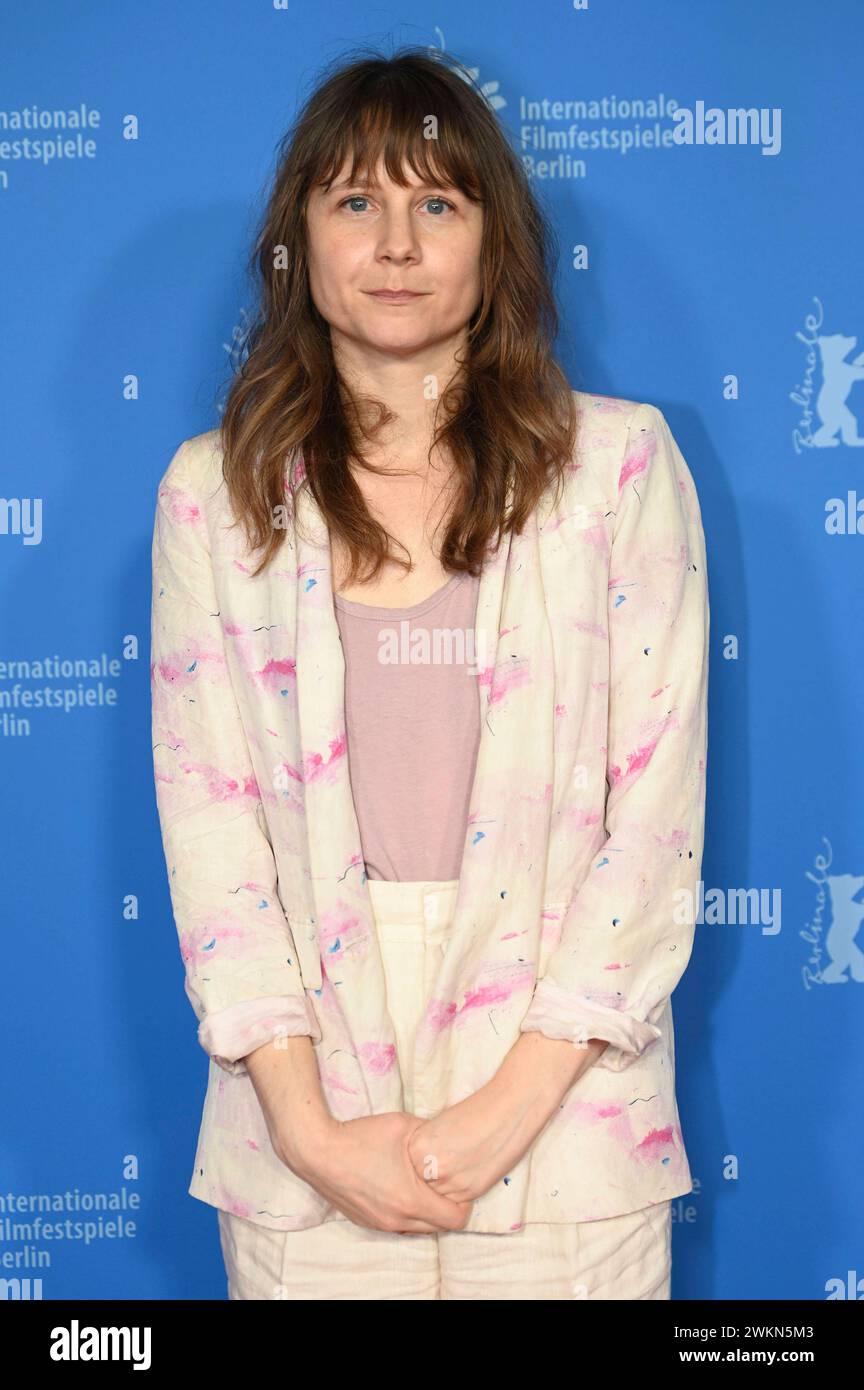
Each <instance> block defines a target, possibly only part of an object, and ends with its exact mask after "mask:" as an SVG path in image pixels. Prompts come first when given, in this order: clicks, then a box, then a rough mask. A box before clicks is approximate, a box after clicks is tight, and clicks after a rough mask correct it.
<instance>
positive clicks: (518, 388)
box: [221, 48, 577, 582]
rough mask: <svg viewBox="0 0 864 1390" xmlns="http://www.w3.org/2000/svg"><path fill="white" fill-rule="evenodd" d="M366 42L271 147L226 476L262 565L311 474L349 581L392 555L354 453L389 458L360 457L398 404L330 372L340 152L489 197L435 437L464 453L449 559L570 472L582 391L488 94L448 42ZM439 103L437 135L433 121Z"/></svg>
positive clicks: (367, 165) (539, 236)
mask: <svg viewBox="0 0 864 1390" xmlns="http://www.w3.org/2000/svg"><path fill="white" fill-rule="evenodd" d="M355 52H356V50H355ZM365 53H368V50H363V53H362V54H361V56H360V57H358V58H356V59H355V60H354V61H352V62H350V63H349V64H347V65H342V66H339V67H338V68H337V70H336V71H335V72H332V73H331V75H330V76H329V77H327V78H326V80H324V81H323V82H321V83H320V84H319V85H318V86H317V87H316V89H315V90H314V92H313V93H312V95H311V97H310V98H309V99H308V101H307V102H306V104H305V106H304V107H303V109H302V110H301V112H300V114H299V116H298V118H297V120H296V121H295V123H294V125H293V126H292V127H291V128H290V129H289V130H288V132H287V133H286V134H285V135H284V137H283V138H282V140H281V141H280V143H279V146H278V147H277V154H278V158H277V169H276V173H275V177H274V182H273V187H272V190H271V193H270V196H269V201H268V204H267V208H266V213H265V215H264V218H263V222H262V225H261V229H260V232H259V234H258V236H257V239H256V244H255V248H254V250H253V252H252V255H251V257H250V270H251V272H252V274H253V276H255V277H256V279H258V280H259V281H260V290H259V293H260V303H259V306H258V311H257V317H256V319H255V321H254V323H253V324H252V327H251V329H250V331H249V333H248V335H247V337H246V340H245V343H244V346H243V350H242V351H243V355H244V360H243V361H242V364H241V365H240V366H239V369H238V371H237V373H236V375H235V377H234V379H233V381H232V383H231V387H230V391H229V393H228V396H227V400H226V403H225V409H224V412H223V416H222V422H221V443H222V451H223V474H224V478H225V482H226V485H227V488H228V493H229V497H230V500H231V505H232V508H233V511H234V515H235V517H236V518H237V520H238V521H240V522H242V523H243V524H244V526H245V529H246V535H247V539H248V541H249V544H250V547H251V548H255V549H257V548H261V547H263V549H264V554H263V556H262V558H261V561H260V563H259V564H258V566H257V568H256V569H255V570H254V571H253V572H254V573H255V574H258V573H260V571H261V570H263V569H264V568H265V567H266V566H267V565H268V564H269V563H270V561H271V559H272V558H273V556H274V555H275V554H276V552H277V551H278V549H279V547H280V545H281V543H282V541H283V540H284V536H283V535H282V534H280V532H281V530H284V523H283V524H282V525H281V526H280V524H279V522H278V521H276V520H275V518H277V517H280V516H281V517H283V518H284V516H285V514H286V511H287V512H288V513H289V514H290V513H291V512H292V510H293V509H294V506H295V500H294V499H295V495H296V489H297V488H298V487H302V486H307V487H309V488H311V490H312V494H313V496H314V498H315V501H316V502H317V503H318V506H319V507H320V509H321V512H322V514H323V517H324V519H325V521H326V523H327V526H328V529H329V531H330V533H331V536H332V535H333V534H335V535H337V536H338V537H339V539H340V540H341V541H342V542H343V543H344V545H345V546H346V547H347V553H348V555H349V556H350V564H351V572H350V576H349V578H348V582H354V580H355V579H357V577H358V576H359V575H360V573H361V571H362V572H363V577H364V578H372V577H375V576H376V575H377V574H378V572H379V570H380V568H381V564H382V562H383V561H384V559H386V558H391V559H396V556H395V555H394V552H393V544H392V543H393V542H394V538H393V537H391V536H390V535H389V533H388V532H387V531H386V529H385V528H384V527H383V526H381V525H380V524H379V523H378V522H377V521H376V520H375V519H374V518H373V517H372V516H371V514H370V513H369V510H368V508H367V506H366V503H365V500H364V498H363V495H362V493H361V490H360V489H359V487H358V486H357V483H356V481H355V479H354V478H353V477H352V474H351V470H350V468H349V466H348V464H349V460H353V461H356V462H357V463H358V464H359V465H360V466H361V467H368V468H370V469H371V471H374V472H378V471H380V470H379V469H377V468H376V467H375V466H374V465H373V464H372V463H371V462H370V461H369V460H367V459H365V458H364V456H363V449H362V439H363V438H367V439H369V438H371V437H373V435H374V433H375V432H376V431H377V430H378V429H380V428H381V426H382V425H384V424H386V423H388V422H389V421H390V420H391V419H392V418H393V415H392V413H390V412H389V411H388V410H387V408H386V406H385V405H384V403H383V402H381V401H376V400H374V399H371V398H369V397H363V398H362V400H360V399H356V398H353V397H352V395H351V393H350V392H349V390H348V388H347V386H346V385H345V383H344V381H343V380H342V379H341V378H340V376H339V374H338V373H337V370H336V366H335V363H334V359H333V352H332V347H331V343H330V334H329V325H328V323H327V322H326V320H325V319H324V318H323V317H322V316H321V314H319V312H318V311H317V309H316V307H315V304H314V302H313V300H312V297H311V295H310V291H309V277H308V261H307V232H306V203H307V199H308V196H309V194H310V192H311V190H312V189H313V187H314V186H315V185H316V184H318V183H321V184H323V185H324V186H328V185H329V183H330V182H331V181H332V180H333V179H334V178H336V177H338V174H339V172H340V170H341V169H342V166H343V164H344V162H345V160H346V158H349V157H350V158H351V160H352V169H351V179H352V181H353V180H354V179H355V178H357V177H358V174H360V175H366V174H368V173H370V172H374V170H375V169H376V168H377V166H378V162H379V160H380V158H381V157H382V155H383V159H384V165H385V168H386V170H387V173H388V174H389V175H390V177H391V178H392V179H393V181H394V182H396V183H398V184H399V185H400V186H401V187H406V186H407V185H408V183H409V180H408V179H407V178H406V177H405V173H404V169H405V166H406V165H408V166H410V168H412V169H413V170H414V172H415V173H416V174H417V175H418V176H419V177H421V178H422V179H423V180H424V181H426V180H428V181H430V182H432V183H435V182H437V181H439V180H442V179H443V180H444V181H445V182H446V183H449V185H450V186H451V187H456V188H459V189H460V190H461V191H462V192H463V193H464V195H465V196H466V197H468V198H470V199H472V200H476V201H479V202H480V203H481V204H482V207H483V234H482V249H481V267H480V281H481V287H482V290H481V298H480V302H479V305H478V308H477V310H476V312H475V313H474V315H473V316H472V318H471V320H470V323H469V325H468V330H467V338H468V348H467V352H466V356H465V360H464V361H460V362H459V369H458V371H457V372H456V375H455V376H454V378H453V380H452V381H451V382H450V383H449V384H448V385H447V386H446V387H445V388H444V390H443V391H442V394H441V398H440V400H438V401H437V403H436V410H435V435H434V438H433V441H432V445H431V448H430V455H431V452H432V449H435V448H436V447H437V448H440V447H441V445H442V444H443V445H444V448H445V451H446V455H447V456H449V458H450V459H451V460H452V468H453V474H452V478H451V486H453V487H454V492H453V496H454V501H453V502H452V504H451V506H450V508H449V510H448V514H447V516H446V518H445V522H446V525H447V530H446V534H445V537H444V540H443V542H442V544H441V547H440V552H439V553H440V560H441V564H442V566H443V567H445V568H446V569H448V570H452V571H459V570H467V571H469V572H470V573H472V574H475V575H476V574H477V573H478V572H479V569H480V567H481V566H482V563H483V560H484V558H485V556H486V553H487V547H488V546H489V545H490V543H492V542H493V540H494V542H495V543H497V540H498V538H499V537H500V535H501V534H502V533H503V532H504V531H506V530H507V529H508V528H511V527H512V528H513V529H514V530H515V531H516V533H517V534H518V533H519V532H520V531H521V530H522V528H523V526H524V525H525V522H526V520H527V518H528V516H529V515H530V514H531V511H532V509H533V508H534V506H535V505H536V503H537V502H538V501H539V499H540V497H541V496H542V494H543V492H544V490H545V488H546V487H547V486H548V485H549V484H550V483H551V482H552V481H553V480H554V481H556V482H557V483H560V482H561V480H562V479H563V477H564V473H565V471H566V468H567V466H568V465H569V463H570V460H571V458H572V454H573V450H574V447H575V437H576V429H577V414H576V408H575V403H574V400H573V395H572V392H571V389H570V386H569V383H568V381H567V378H566V376H565V375H564V373H563V371H562V369H561V368H560V366H559V365H558V363H557V362H556V361H555V359H554V357H553V354H552V346H551V345H552V342H553V340H554V338H555V335H556V333H557V329H558V313H557V307H556V304H555V298H554V294H553V291H552V288H551V263H552V256H553V247H554V238H553V234H552V232H551V229H550V227H549V225H548V223H547V222H546V220H545V219H544V217H543V214H542V212H541V210H540V208H539V207H538V206H537V203H536V202H535V199H534V197H533V194H532V192H531V189H530V187H529V184H528V180H527V177H526V175H525V172H524V170H523V168H522V165H521V163H520V161H519V160H518V158H517V157H516V155H515V154H514V152H513V150H512V149H511V147H510V145H509V144H508V141H507V139H506V137H505V134H504V132H503V130H502V128H501V126H500V124H499V122H498V120H497V118H496V117H495V115H494V113H493V111H492V109H491V107H490V106H489V105H488V103H487V102H486V99H485V98H484V96H483V95H482V93H481V92H480V91H479V90H478V89H477V87H476V86H475V85H474V84H473V82H472V80H471V78H470V76H469V74H468V73H467V72H466V71H465V69H464V68H462V66H461V65H460V64H459V63H458V62H457V61H456V60H455V59H454V58H452V56H451V55H448V54H446V53H444V52H443V51H442V50H436V49H421V48H407V49H402V50H400V51H399V52H397V53H396V54H395V55H394V56H393V57H390V58H388V57H385V56H383V55H381V54H380V53H377V52H373V53H372V54H371V56H363V54H365ZM430 113H431V114H432V115H434V117H435V118H436V120H437V138H436V139H434V140H430V139H427V138H425V136H424V124H425V126H426V128H428V119H429V116H430ZM361 407H362V410H361ZM370 410H371V411H372V412H373V413H374V412H375V411H377V413H378V417H379V418H378V421H377V423H376V425H375V427H374V429H371V428H370V427H369V426H368V425H367V424H364V423H363V415H364V414H365V415H366V416H367V417H368V414H369V412H370ZM439 415H440V423H439ZM289 461H290V462H291V464H292V466H291V467H290V468H289V467H287V464H288V462H289ZM297 464H299V465H300V466H299V467H298V466H295V465H297ZM508 480H510V481H512V498H511V501H510V506H509V508H508V507H507V506H506V502H507V485H508ZM286 499H287V500H286ZM406 553H407V552H406ZM397 563H403V564H404V563H405V562H404V561H401V560H397ZM406 568H410V565H406Z"/></svg>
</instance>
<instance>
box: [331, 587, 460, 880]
mask: <svg viewBox="0 0 864 1390" xmlns="http://www.w3.org/2000/svg"><path fill="white" fill-rule="evenodd" d="M478 586H479V578H474V577H473V576H472V575H470V574H454V575H453V576H452V577H451V578H450V579H449V580H448V581H447V583H446V584H444V585H443V586H442V587H441V588H440V589H438V590H437V591H436V592H435V593H434V594H431V595H430V597H429V598H426V599H423V600H422V601H421V602H420V603H415V604H412V606H411V607H410V608H379V607H377V606H374V605H372V604H368V603H356V602H354V601H353V600H349V599H343V598H341V597H340V596H339V595H338V594H335V595H334V597H333V603H334V608H335V613H336V621H337V623H338V625H339V632H340V635H341V638H342V648H343V653H344V657H345V719H346V729H347V741H348V768H349V775H350V779H351V790H352V793H353V797H354V807H355V810H356V812H357V822H358V825H359V828H360V841H361V845H362V849H363V858H364V860H365V863H366V874H367V876H368V877H369V878H377V879H390V880H398V881H400V882H406V881H407V882H416V881H418V880H421V881H424V880H426V881H428V880H438V879H454V878H458V877H459V870H460V868H461V862H462V849H463V846H464V843H465V830H466V826H467V822H468V811H469V806H468V802H469V800H470V795H471V786H472V783H473V780H474V769H475V764H476V761H477V748H478V745H479V741H480V691H479V687H478V682H477V674H476V663H477V654H476V653H475V651H474V622H475V618H476V611H477V590H478Z"/></svg>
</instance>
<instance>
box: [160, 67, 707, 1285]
mask: <svg viewBox="0 0 864 1390" xmlns="http://www.w3.org/2000/svg"><path fill="white" fill-rule="evenodd" d="M256 258H257V264H258V267H259V269H260V273H261V279H262V313H261V315H260V318H259V321H258V322H257V324H256V326H255V328H254V330H253V332H252V334H251V335H250V339H249V352H248V356H247V358H246V360H245V362H244V364H243V367H242V370H241V372H240V373H239V374H238V376H237V378H236V380H235V381H234V383H233V386H232V390H231V393H230V396H229V399H228V402H227V405H226V409H225V412H224V418H223V421H222V426H221V429H220V430H213V431H210V432H208V433H207V434H204V435H200V436H197V437H195V438H194V439H190V440H187V441H185V442H184V443H183V444H182V445H181V446H180V448H179V449H178V450H177V452H176V454H175V455H174V458H173V459H172V461H171V464H170V465H169V468H168V470H167V471H166V473H165V475H164V476H163V478H162V481H161V484H160V488H159V501H158V507H157V514H156V525H155V531H154V548H153V566H154V585H153V662H152V672H153V733H154V738H153V742H154V761H155V770H156V789H157V801H158V806H159V814H160V821H161V826H162V834H163V841H164V845H165V853H166V861H167V865H168V871H169V881H170V886H171V895H172V904H173V908H174V915H175V919H176V923H177V929H178V933H179V938H180V943H181V948H182V954H183V959H184V964H185V968H186V990H187V993H188V995H189V998H190V1001H191V1002H192V1005H193V1008H194V1009H195V1012H196V1016H197V1018H198V1020H199V1024H200V1027H199V1040H200V1042H201V1044H202V1046H203V1047H204V1049H205V1051H206V1052H207V1053H208V1056H209V1057H210V1059H211V1061H210V1073H209V1084H208V1091H207V1098H206V1101H205V1107H204V1116H203V1119H202V1126H201V1133H200V1137H199V1144H198V1152H197V1154H196V1160H195V1172H194V1175H193V1178H192V1182H191V1184H190V1188H189V1190H190V1192H191V1193H192V1194H193V1195H194V1196H196V1197H199V1198H200V1199H201V1200H203V1201H205V1202H208V1203H210V1204H211V1205H214V1206H216V1207H217V1208H218V1209H219V1223H220V1234H221V1240H222V1249H223V1253H224V1257H225V1261H226V1267H227V1271H228V1282H229V1296H230V1297H231V1298H235V1299H247V1298H251V1299H262V1298H289V1299H295V1298H296V1299H324V1298H328V1299H329V1298H353V1299H371V1298H378V1299H381V1298H383V1299H391V1298H395V1299H409V1298H410V1299H439V1298H440V1299H454V1298H460V1299H461V1298H471V1299H500V1298H507V1299H510V1298H512V1299H526V1298H528V1299H541V1298H542V1299H547V1298H549V1299H563V1298H579V1297H584V1298H591V1299H597V1298H610V1299H631V1298H640V1299H641V1298H646V1299H666V1298H668V1297H669V1296H670V1294H669V1290H670V1268H671V1256H670V1234H671V1232H670V1226H671V1199H672V1198H673V1197H675V1196H678V1195H681V1194H683V1193H686V1192H689V1191H690V1190H691V1186H692V1183H691V1178H690V1172H689V1167H688V1163H687V1156H686V1152H685V1149H684V1145H683V1140H682V1136H681V1129H680V1123H679V1118H678V1112H677V1106H676V1101H675V1091H674V1040H673V1030H672V1016H671V1005H670V995H671V993H672V991H673V990H674V988H675V986H676V984H677V982H678V980H679V978H680V976H681V974H682V972H683V970H684V968H685V967H686V964H687V961H688V959H689V955H690V951H691V948H692V942H693V933H694V919H695V908H694V903H693V897H694V894H695V893H697V892H698V885H699V874H700V865H701V856H702V840H703V825H704V792H705V758H706V705H707V674H708V666H707V640H708V601H707V588H706V568H705V553H704V538H703V533H702V527H701V518H700V512H699V505H698V500H697V497H696V492H695V488H694V485H693V480H692V477H691V475H690V472H689V470H688V468H687V465H686V463H685V462H684V459H683V458H682V456H681V453H680V451H679V450H678V447H677V445H676V443H675V440H674V439H673V437H672V435H671V433H670V431H669V428H668V425H667V424H666V421H665V419H664V418H663V416H662V414H661V413H660V412H659V411H658V410H656V409H655V408H654V407H653V406H650V405H647V404H640V403H639V402H634V401H629V400H623V399H617V398H605V397H599V396H591V395H589V394H587V393H583V392H579V391H571V390H570V389H569V387H568V384H567V382H566V379H565V378H564V377H563V375H562V373H561V371H560V369H559V367H558V366H557V365H556V363H555V361H554V359H553V356H552V352H551V347H550V343H551V339H552V337H553V335H554V331H555V327H556V312H555V304H554V299H553V297H552V294H551V290H550V286H549V267H548V230H547V228H546V226H545V224H544V221H543V218H542V217H541V215H540V213H539V211H538V208H537V206H536V204H535V202H534V199H533V197H532V194H531V191H530V189H529V187H528V185H527V182H526V180H525V177H524V175H523V172H522V169H521V166H520V164H519V161H518V160H517V159H516V158H515V156H514V155H513V153H512V151H511V150H510V147H509V145H508V144H507V141H506V139H505V138H504V135H503V133H502V131H501V129H500V127H499V125H498V123H497V121H496V119H495V117H494V116H493V114H492V113H491V111H490V110H489V108H488V107H487V105H486V103H485V102H484V101H483V100H482V98H481V97H480V95H479V94H478V93H477V92H476V90H475V89H474V88H473V87H472V86H471V84H470V82H468V81H466V80H465V77H464V75H463V74H461V73H460V72H459V71H458V70H457V69H456V67H455V65H454V64H452V62H446V61H445V60H444V59H443V57H442V56H440V55H438V56H436V55H435V54H433V53H427V52H416V51H412V50H407V51H403V52H402V53H400V54H397V55H396V56H395V57H394V58H392V59H386V58H382V57H380V56H378V55H374V56H372V57H362V58H360V59H359V60H357V61H355V62H353V63H351V64H350V65H348V66H346V67H344V68H341V69H339V70H337V71H336V72H335V73H333V74H332V75H331V76H330V77H329V78H328V79H327V80H326V81H325V82H323V83H322V84H321V85H320V86H319V88H318V89H317V90H316V91H315V92H314V93H313V95H312V97H311V99H310V100H309V102H308V103H307V105H306V107H305V109H304V111H303V112H302V114H301V117H300V119H299V122H298V125H297V128H296V130H295V131H294V132H293V134H292V136H291V139H290V142H289V143H288V144H287V148H285V149H284V150H283V151H282V157H281V160H280V165H279V169H278V172H277V175H276V179H275V184H274V188H273V192H272V196H271V198H270V202H269V207H268V209H267V213H266V217H265V220H264V225H263V228H262V231H261V234H260V236H259V238H258V243H257V247H256ZM289 465H290V466H289ZM240 523H242V525H241V524H240Z"/></svg>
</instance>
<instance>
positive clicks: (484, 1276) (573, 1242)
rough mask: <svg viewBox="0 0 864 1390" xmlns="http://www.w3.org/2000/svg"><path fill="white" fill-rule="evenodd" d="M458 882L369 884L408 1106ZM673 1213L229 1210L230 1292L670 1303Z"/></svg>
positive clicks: (419, 1101)
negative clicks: (314, 1219) (388, 1219)
mask: <svg viewBox="0 0 864 1390" xmlns="http://www.w3.org/2000/svg"><path fill="white" fill-rule="evenodd" d="M457 886H458V880H456V879H451V880H444V881H436V882H419V883H405V882H401V883H391V882H385V881H382V880H380V879H370V880H369V891H370V894H371V898H372V906H373V909H374V912H375V921H376V930H377V933H378V939H379V941H380V944H381V953H382V957H383V961H384V973H385V978H386V981H387V996H388V997H387V1005H388V1010H389V1012H390V1016H391V1018H392V1019H393V1024H394V1028H395V1030H396V1049H397V1054H398V1059H399V1065H400V1068H401V1071H402V1078H403V1083H404V1089H405V1109H406V1110H407V1111H408V1112H409V1113H417V1112H416V1111H415V1109H414V1107H415V1105H419V1106H420V1107H421V1110H422V1113H428V1112H427V1111H426V1108H425V1100H424V1090H423V1077H422V1076H421V1077H415V1076H412V1075H409V1074H408V1073H409V1070H410V1067H409V1062H410V1058H411V1055H412V1050H413V1049H412V1044H413V1037H414V1030H415V1029H416V1027H417V1023H418V1021H419V1019H420V1017H421V1016H422V1013H423V1010H424V1009H425V1007H426V1002H427V999H428V997H429V992H430V991H431V988H432V983H433V981H434V978H435V975H436V973H437V969H438V965H439V964H440V960H441V955H442V953H443V952H445V951H446V950H447V945H448V942H449V940H450V924H451V922H452V916H453V907H454V904H455V900H456V889H457ZM671 1234H672V1211H671V1203H670V1202H659V1203H657V1204H656V1205H655V1206H651V1207H645V1208H644V1209H642V1210H641V1211H634V1212H628V1213H627V1214H626V1215H624V1216H614V1217H611V1218H609V1219H607V1220H604V1221H581V1222H576V1223H569V1224H568V1223H561V1224H545V1223H539V1222H534V1223H531V1224H529V1225H526V1226H524V1227H522V1229H521V1230H519V1231H508V1232H507V1233H506V1234H500V1235H499V1234H494V1235H493V1234H481V1233H476V1232H472V1231H441V1232H437V1233H434V1234H432V1233H430V1234H422V1235H409V1234H400V1233H393V1232H389V1231H376V1230H372V1229H369V1228H367V1227H363V1226H357V1225H355V1224H354V1222H353V1221H349V1220H347V1219H346V1218H344V1217H342V1216H341V1215H340V1216H337V1217H335V1218H333V1219H328V1220H327V1221H325V1222H324V1223H323V1224H322V1225H320V1226H312V1227H310V1228H309V1229H307V1230H305V1231H274V1230H270V1229H269V1228H268V1227H266V1226H258V1225H256V1224H255V1223H254V1222H252V1221H247V1220H246V1219H244V1218H243V1217H239V1216H235V1215H233V1213H230V1212H226V1211H220V1212H219V1237H220V1242H221V1246H222V1254H223V1258H224V1261H225V1269H226V1273H227V1276H228V1297H229V1298H230V1299H291V1300H294V1299H297V1300H301V1299H302V1300H317V1299H321V1300H324V1299H331V1298H336V1299H351V1300H358V1301H362V1300H371V1299H376V1300H390V1299H427V1300H428V1299H487V1300H498V1299H520V1300H525V1299H532V1300H533V1299H668V1298H669V1297H670V1284H671V1273H672V1253H671Z"/></svg>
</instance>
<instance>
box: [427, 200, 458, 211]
mask: <svg viewBox="0 0 864 1390" xmlns="http://www.w3.org/2000/svg"><path fill="white" fill-rule="evenodd" d="M426 202H427V203H443V204H444V206H445V207H448V208H449V209H450V211H451V212H455V211H456V206H455V204H454V203H451V202H450V201H449V199H448V198H435V197H433V198H427V199H426Z"/></svg>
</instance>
